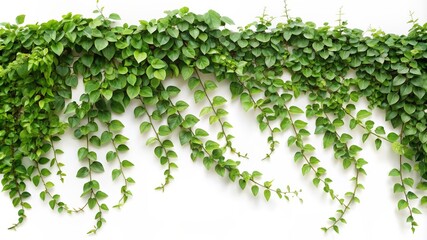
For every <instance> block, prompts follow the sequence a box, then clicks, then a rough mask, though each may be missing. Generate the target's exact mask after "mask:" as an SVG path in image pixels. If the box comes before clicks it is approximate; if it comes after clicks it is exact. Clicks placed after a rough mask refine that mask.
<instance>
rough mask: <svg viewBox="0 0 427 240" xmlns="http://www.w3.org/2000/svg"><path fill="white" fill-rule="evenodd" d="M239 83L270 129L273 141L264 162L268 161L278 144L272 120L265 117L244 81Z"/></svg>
mask: <svg viewBox="0 0 427 240" xmlns="http://www.w3.org/2000/svg"><path fill="white" fill-rule="evenodd" d="M239 83H240V85H241V86H242V87H243V88H244V89H245V90H246V91H247V93H248V95H249V98H250V99H251V101H252V103H253V104H254V107H255V108H258V109H259V110H260V111H261V114H263V116H264V118H265V123H266V124H267V127H268V129H269V131H270V138H271V140H270V141H271V143H270V152H269V153H267V154H266V156H265V157H264V158H263V159H262V160H265V159H268V158H269V157H270V156H271V154H272V153H273V152H274V150H275V145H276V143H277V142H276V141H275V140H274V131H273V128H272V127H271V123H270V120H269V119H268V117H267V116H266V115H264V113H263V109H262V108H261V107H260V106H259V105H258V104H257V102H256V101H255V99H254V97H253V95H252V93H251V92H250V91H249V88H248V87H247V86H246V85H245V84H243V83H242V81H240V80H239Z"/></svg>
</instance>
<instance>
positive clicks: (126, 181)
mask: <svg viewBox="0 0 427 240" xmlns="http://www.w3.org/2000/svg"><path fill="white" fill-rule="evenodd" d="M108 131H110V132H111V130H110V124H108ZM111 144H112V145H113V148H114V151H115V152H116V154H117V160H118V161H119V167H120V168H119V169H120V175H122V177H123V181H124V182H125V185H124V186H123V187H124V188H125V190H126V191H127V188H128V185H129V184H128V180H127V178H126V175H125V172H124V170H123V166H122V160H121V158H120V154H119V151H118V150H117V145H116V143H115V142H114V140H113V139H111ZM122 193H123V192H122ZM125 198H127V194H126V193H123V194H122V197H121V198H120V199H119V202H118V204H117V206H118V208H120V206H122V205H123V204H124V203H125V202H126V200H125ZM122 201H123V202H122Z"/></svg>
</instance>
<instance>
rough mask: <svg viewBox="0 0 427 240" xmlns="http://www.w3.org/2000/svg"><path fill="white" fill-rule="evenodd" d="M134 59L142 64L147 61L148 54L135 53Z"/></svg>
mask: <svg viewBox="0 0 427 240" xmlns="http://www.w3.org/2000/svg"><path fill="white" fill-rule="evenodd" d="M133 57H134V58H135V60H136V62H137V63H141V62H142V61H144V60H145V59H147V53H146V52H139V51H134V52H133Z"/></svg>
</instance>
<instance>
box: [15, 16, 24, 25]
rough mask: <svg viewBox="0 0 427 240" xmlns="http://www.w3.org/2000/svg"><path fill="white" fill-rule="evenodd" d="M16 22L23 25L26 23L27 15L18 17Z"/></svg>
mask: <svg viewBox="0 0 427 240" xmlns="http://www.w3.org/2000/svg"><path fill="white" fill-rule="evenodd" d="M15 22H16V24H18V25H20V24H23V23H24V22H25V14H21V15H18V16H16V18H15Z"/></svg>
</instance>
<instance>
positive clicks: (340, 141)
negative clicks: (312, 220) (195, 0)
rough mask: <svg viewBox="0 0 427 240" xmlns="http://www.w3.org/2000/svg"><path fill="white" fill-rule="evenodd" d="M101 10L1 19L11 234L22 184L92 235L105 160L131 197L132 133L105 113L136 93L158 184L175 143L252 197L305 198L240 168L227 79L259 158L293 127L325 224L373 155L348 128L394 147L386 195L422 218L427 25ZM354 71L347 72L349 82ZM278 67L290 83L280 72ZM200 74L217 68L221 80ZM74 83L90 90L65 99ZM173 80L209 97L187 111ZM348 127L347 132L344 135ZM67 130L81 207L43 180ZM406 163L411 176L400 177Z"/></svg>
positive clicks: (99, 215) (2, 155)
mask: <svg viewBox="0 0 427 240" xmlns="http://www.w3.org/2000/svg"><path fill="white" fill-rule="evenodd" d="M97 13H98V14H99V16H98V17H97V18H95V19H91V18H83V17H82V16H81V15H72V14H67V15H65V16H63V19H62V20H60V21H56V20H51V21H48V22H46V23H42V24H29V25H22V23H23V22H24V18H25V16H24V15H21V16H18V17H17V18H16V24H9V23H5V24H3V27H2V28H0V62H1V65H0V87H1V88H0V89H1V90H0V119H1V121H0V144H1V145H0V160H1V162H0V171H1V174H2V185H3V191H7V192H8V193H9V196H10V198H11V201H12V204H13V206H15V207H17V208H18V209H19V210H18V215H19V219H18V222H17V223H16V224H14V225H13V226H12V227H11V229H15V228H16V227H17V226H18V225H19V224H21V223H22V222H23V221H24V219H25V218H26V215H25V212H26V211H27V210H28V209H30V208H31V205H30V203H29V197H30V196H31V193H30V192H28V190H27V184H34V185H35V186H37V187H39V188H41V192H40V193H39V195H40V198H41V199H42V200H44V201H47V202H48V203H49V206H50V207H51V208H52V209H56V210H57V211H58V212H68V213H73V212H80V211H83V210H84V209H85V208H89V209H93V210H94V211H95V212H96V215H95V221H96V223H95V226H94V227H93V229H91V230H90V231H89V233H96V231H97V230H98V229H99V228H101V227H102V225H103V224H104V222H105V218H104V213H105V212H107V211H109V206H107V205H106V204H105V203H104V199H105V198H107V197H108V195H107V193H105V192H104V191H103V190H101V189H102V188H101V183H100V182H98V181H97V177H99V174H101V173H104V171H105V170H104V165H103V164H105V162H115V163H116V165H117V168H116V169H114V170H112V172H111V173H109V174H111V177H112V179H113V181H120V182H122V184H123V185H122V187H121V188H120V191H121V198H120V199H119V200H118V202H117V204H116V205H115V206H114V207H116V208H120V207H121V206H123V205H124V204H125V203H126V201H127V200H128V199H129V197H131V195H132V192H131V185H132V184H133V183H134V180H133V179H132V178H131V177H130V176H128V174H127V172H126V171H127V169H129V168H131V167H132V166H133V163H132V162H131V161H129V160H125V159H124V158H123V157H122V155H123V153H124V152H126V151H127V150H129V148H128V146H127V145H126V142H127V140H128V138H127V137H126V136H124V135H122V134H121V130H122V129H123V128H124V124H123V123H122V122H120V121H119V120H117V119H113V114H123V113H124V112H125V110H126V109H127V108H128V106H129V104H130V103H131V102H134V103H137V105H138V106H137V107H136V108H134V109H133V110H134V111H133V112H134V115H135V118H137V119H139V120H140V121H141V124H140V126H139V130H140V131H141V133H142V134H144V137H145V136H148V137H147V138H148V140H147V145H152V146H153V148H154V154H155V156H156V157H157V158H158V159H159V162H160V164H161V165H163V166H164V167H165V171H164V182H163V183H162V184H161V185H160V186H159V187H158V188H157V189H158V190H162V191H163V190H164V189H165V187H166V186H167V185H168V184H169V183H170V182H171V180H172V179H173V171H174V169H176V168H177V165H176V163H175V162H174V159H175V158H176V157H177V153H176V152H175V150H174V147H175V145H177V144H180V145H183V146H187V147H188V148H189V149H190V150H191V156H190V158H191V159H192V160H193V161H196V160H200V161H201V162H203V164H204V165H205V166H206V168H207V169H213V170H214V171H216V173H218V174H219V175H220V176H227V177H228V178H229V179H230V181H232V182H236V183H237V184H239V186H240V187H241V188H242V189H250V191H251V192H252V194H253V195H255V196H256V195H258V194H260V195H263V196H264V198H265V199H266V200H267V201H268V200H269V199H270V197H271V195H277V196H278V197H279V198H284V199H287V200H289V199H290V198H291V197H297V198H299V196H298V192H299V191H296V190H292V189H291V188H290V187H285V188H283V189H280V188H277V187H276V186H273V184H272V181H265V182H262V181H260V180H259V179H260V177H261V175H262V174H261V173H260V172H258V171H250V172H248V171H241V170H240V169H239V163H240V161H245V159H246V158H248V156H247V155H246V154H243V153H240V152H239V150H238V149H236V148H235V147H234V145H233V140H232V139H233V135H232V125H231V124H230V123H229V122H228V121H227V114H228V113H227V111H226V110H225V108H224V106H225V104H226V103H227V102H228V101H229V100H230V99H226V98H225V97H224V96H221V95H216V94H215V93H214V91H213V90H214V89H216V88H217V81H225V82H226V83H227V84H228V85H229V90H230V91H231V94H232V99H238V100H240V103H241V106H242V107H243V108H244V110H246V111H253V112H256V114H257V116H256V120H257V121H258V123H259V129H260V130H261V131H266V132H268V139H267V141H268V144H269V146H270V147H269V149H268V151H267V153H266V158H269V157H270V155H271V154H272V153H273V152H274V151H275V150H276V146H277V145H278V144H279V142H278V140H279V139H280V138H281V135H283V134H284V133H285V132H286V133H290V134H291V136H290V137H289V138H288V139H287V145H288V146H289V147H290V149H291V150H295V149H296V151H295V153H294V160H295V162H302V164H301V165H302V169H301V170H302V174H303V175H306V176H307V177H310V178H311V181H312V182H313V184H314V185H315V186H316V187H318V188H320V189H322V190H323V191H324V192H325V193H327V196H328V197H330V198H331V200H332V201H334V202H335V203H336V205H337V206H338V210H337V212H336V213H335V215H334V216H332V217H331V218H330V219H329V221H330V222H329V223H328V225H327V226H326V227H324V228H322V229H323V230H324V231H328V230H331V229H332V230H334V231H336V232H339V226H340V225H341V224H344V223H346V220H345V216H346V214H347V212H348V211H349V209H350V208H351V206H352V205H353V204H354V203H357V202H359V198H358V197H357V195H358V193H359V192H360V191H361V190H362V189H363V185H362V183H361V176H362V175H365V174H366V172H365V170H364V165H365V164H367V160H366V159H362V158H360V157H358V154H359V152H360V151H362V150H363V148H362V146H358V145H355V144H353V143H354V142H356V141H357V140H358V139H353V138H356V137H357V135H355V134H353V133H354V132H353V131H352V130H353V129H358V131H359V132H360V129H362V130H363V132H364V133H363V135H361V136H360V138H361V139H362V140H363V142H364V141H366V140H367V139H368V138H374V141H375V147H376V148H377V149H379V148H380V147H381V145H382V144H383V143H386V144H391V145H392V148H393V150H394V151H395V152H396V161H398V162H399V168H396V169H391V171H390V176H392V177H393V179H394V180H395V184H394V187H393V190H394V192H395V193H396V194H398V195H399V196H401V200H399V201H398V203H397V207H398V209H399V210H402V211H406V212H407V219H406V221H407V222H408V223H409V224H410V227H411V229H412V231H415V227H416V226H417V223H416V221H415V215H416V214H420V213H421V211H420V210H419V209H418V208H416V207H415V206H416V205H423V204H426V203H427V196H425V194H423V195H422V196H417V195H416V193H415V192H420V193H421V192H422V191H424V190H427V181H426V180H427V145H426V142H427V129H426V121H427V120H426V117H425V114H426V109H425V106H426V100H427V96H426V94H425V93H426V90H427V79H426V78H427V73H426V69H427V61H426V59H427V51H426V50H427V31H426V30H427V25H426V24H424V25H420V24H418V23H417V21H416V20H412V21H411V23H412V24H413V26H412V28H411V30H410V31H409V33H408V34H407V35H402V36H398V35H394V34H385V33H383V32H380V31H375V32H372V33H370V34H369V36H366V34H364V33H363V32H362V31H361V30H358V29H351V28H348V27H346V22H343V21H341V20H340V21H339V24H338V26H336V27H331V26H329V25H327V24H325V25H323V26H320V27H316V26H315V24H314V23H311V22H307V23H304V22H303V21H302V20H301V19H299V18H291V17H289V16H288V14H287V11H286V19H285V21H284V22H281V23H278V24H277V25H276V26H273V25H272V18H271V17H269V16H267V15H266V14H263V15H262V16H261V17H259V20H258V21H257V22H255V23H252V24H250V25H248V26H245V27H242V28H240V29H239V30H238V31H231V30H229V29H227V24H232V23H233V22H232V20H231V19H229V18H227V17H224V16H220V15H219V14H218V13H217V12H215V11H212V10H210V11H208V12H207V13H205V14H203V15H199V14H194V13H192V12H189V10H188V8H186V7H184V8H181V9H179V10H174V11H168V12H166V13H167V15H166V16H165V17H163V18H160V19H157V20H151V21H149V22H148V21H143V20H141V21H140V22H139V25H128V24H124V25H122V26H119V25H117V24H115V23H114V21H116V20H120V17H119V16H118V15H117V14H114V13H113V14H110V15H109V16H108V17H106V16H105V15H104V14H103V13H102V9H99V10H97ZM350 71H354V72H355V73H356V74H355V77H348V76H349V75H348V73H349V72H350ZM285 72H286V73H290V74H291V78H290V79H283V77H282V76H283V75H284V73H285ZM203 74H211V75H213V76H215V81H212V80H207V79H204V78H203V77H201V76H204V75H203ZM79 79H82V80H81V82H82V83H83V84H84V92H83V93H82V94H81V95H80V96H79V98H78V99H79V100H78V101H72V100H71V97H72V93H74V94H76V91H73V89H75V88H76V87H77V85H78V82H79ZM178 81H185V82H186V85H188V88H189V89H190V90H191V91H192V92H193V93H194V100H195V103H196V104H205V105H204V106H203V107H202V110H201V112H200V113H199V116H195V115H193V114H190V113H188V112H187V111H186V109H187V108H189V107H190V108H191V103H187V102H185V101H183V100H182V99H181V98H180V89H179V88H178V87H176V86H174V83H176V84H177V85H180V83H179V82H178ZM166 82H167V84H166ZM181 86H182V84H181ZM300 96H308V98H309V103H308V104H307V105H306V106H304V107H302V106H295V105H293V104H292V102H291V100H292V99H294V98H298V97H300ZM74 99H77V98H74ZM359 99H367V100H368V102H369V109H356V106H355V103H357V102H358V101H359ZM375 108H379V109H383V110H385V112H386V116H385V119H386V120H387V121H390V122H391V123H392V125H393V126H394V127H395V128H396V129H398V130H397V133H394V132H389V133H386V131H385V130H384V127H382V126H380V125H378V124H376V123H375V122H373V121H372V120H370V116H371V110H372V109H375ZM201 116H208V119H209V124H211V125H215V126H216V127H218V129H219V132H214V133H212V132H211V131H210V129H202V128H199V127H198V126H197V124H198V122H199V121H200V117H201ZM61 119H68V121H67V122H63V121H61ZM308 121H313V122H315V129H309V128H308ZM346 126H349V128H348V129H349V130H343V129H345V127H346ZM67 129H72V131H73V132H74V137H75V138H77V139H80V140H82V141H81V142H82V143H84V144H83V145H82V146H81V147H79V148H78V150H77V156H76V157H77V158H78V159H79V160H80V161H79V163H80V164H81V168H80V169H79V170H78V172H77V174H76V177H77V178H82V179H86V180H87V181H86V183H84V185H83V192H82V195H81V197H82V198H84V199H86V204H85V205H84V206H82V207H79V208H71V207H69V206H68V205H67V204H66V203H65V202H63V200H61V198H60V196H59V195H58V194H55V193H54V191H53V190H54V189H53V188H54V184H53V183H52V181H50V180H49V178H51V175H53V174H52V172H56V174H57V175H58V177H59V178H60V180H61V181H63V180H64V177H65V173H64V172H63V171H62V170H61V169H62V167H63V166H64V165H63V163H61V161H60V158H61V157H60V156H61V153H63V152H62V151H61V149H58V148H56V147H55V145H56V144H57V143H58V142H59V141H61V136H62V135H63V134H64V133H65V130H67ZM350 131H351V132H350ZM172 134H178V135H179V143H175V142H173V141H172V140H171V139H170V136H171V135H172ZM313 135H314V136H315V137H319V138H322V139H323V147H324V148H325V149H326V148H331V149H333V152H334V158H336V159H338V160H339V161H340V162H341V163H342V167H343V169H344V170H346V171H352V172H353V174H354V177H353V178H352V179H351V182H352V185H353V187H352V188H351V189H350V190H349V191H348V192H346V193H338V192H336V191H334V188H333V182H332V179H330V178H329V177H328V174H327V170H326V169H325V168H324V167H322V166H321V159H320V158H319V157H316V155H315V154H316V149H315V147H314V146H312V145H310V144H309V143H307V142H308V138H309V137H310V136H313ZM209 136H214V137H209ZM215 136H216V137H215ZM100 147H104V148H109V151H108V152H107V153H106V155H105V156H98V154H97V149H98V148H100ZM413 171H415V172H416V173H417V176H418V178H416V179H413V178H410V177H408V176H409V174H410V173H411V172H413ZM414 189H416V190H414ZM354 214H357V213H354Z"/></svg>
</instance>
